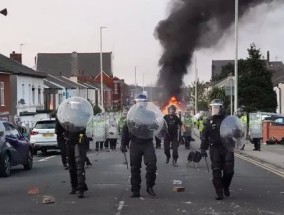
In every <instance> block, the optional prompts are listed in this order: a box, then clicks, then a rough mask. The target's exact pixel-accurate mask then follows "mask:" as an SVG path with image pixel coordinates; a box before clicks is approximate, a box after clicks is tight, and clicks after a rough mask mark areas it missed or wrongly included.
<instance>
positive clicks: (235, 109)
mask: <svg viewBox="0 0 284 215" xmlns="http://www.w3.org/2000/svg"><path fill="white" fill-rule="evenodd" d="M238 22H239V0H235V86H234V87H235V91H234V95H235V102H234V113H236V112H237V109H238V39H239V38H238Z"/></svg>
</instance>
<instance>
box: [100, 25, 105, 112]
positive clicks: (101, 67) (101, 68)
mask: <svg viewBox="0 0 284 215" xmlns="http://www.w3.org/2000/svg"><path fill="white" fill-rule="evenodd" d="M104 28H106V27H100V47H101V51H100V72H101V103H102V111H103V109H104V88H103V38H102V30H103V29H104Z"/></svg>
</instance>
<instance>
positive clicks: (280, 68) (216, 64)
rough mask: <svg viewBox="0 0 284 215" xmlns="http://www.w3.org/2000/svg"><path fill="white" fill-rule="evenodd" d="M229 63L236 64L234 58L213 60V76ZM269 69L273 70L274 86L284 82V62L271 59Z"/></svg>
mask: <svg viewBox="0 0 284 215" xmlns="http://www.w3.org/2000/svg"><path fill="white" fill-rule="evenodd" d="M265 61H266V60H265ZM266 62H267V61H266ZM229 63H231V64H233V65H235V61H234V60H212V76H213V74H214V75H216V74H220V73H221V71H222V67H223V66H226V65H227V64H229ZM268 69H269V70H270V71H273V74H272V83H273V86H276V85H277V84H278V83H282V82H284V64H283V62H282V61H270V62H269V64H268Z"/></svg>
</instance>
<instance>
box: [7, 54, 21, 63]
mask: <svg viewBox="0 0 284 215" xmlns="http://www.w3.org/2000/svg"><path fill="white" fill-rule="evenodd" d="M10 58H11V59H12V60H14V61H17V62H19V63H22V54H18V53H16V52H15V51H13V52H12V53H11V54H10Z"/></svg>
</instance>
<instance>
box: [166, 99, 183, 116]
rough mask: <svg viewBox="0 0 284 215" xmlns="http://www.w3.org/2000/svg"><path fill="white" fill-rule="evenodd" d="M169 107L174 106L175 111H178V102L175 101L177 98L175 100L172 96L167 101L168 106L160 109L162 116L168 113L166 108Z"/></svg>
mask: <svg viewBox="0 0 284 215" xmlns="http://www.w3.org/2000/svg"><path fill="white" fill-rule="evenodd" d="M170 105H174V106H176V108H177V111H178V110H180V105H179V101H178V100H177V98H176V97H175V96H172V97H171V98H170V100H169V101H168V104H167V105H166V106H164V107H163V108H162V112H163V114H167V113H168V107H169V106H170Z"/></svg>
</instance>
